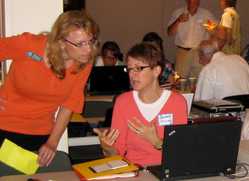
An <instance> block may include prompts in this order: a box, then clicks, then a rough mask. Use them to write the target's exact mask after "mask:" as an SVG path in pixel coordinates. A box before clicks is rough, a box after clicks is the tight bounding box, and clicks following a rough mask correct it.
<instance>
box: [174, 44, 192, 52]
mask: <svg viewBox="0 0 249 181" xmlns="http://www.w3.org/2000/svg"><path fill="white" fill-rule="evenodd" d="M176 47H177V48H180V49H183V50H186V51H189V50H191V49H192V48H185V47H181V46H178V45H177V46H176Z"/></svg>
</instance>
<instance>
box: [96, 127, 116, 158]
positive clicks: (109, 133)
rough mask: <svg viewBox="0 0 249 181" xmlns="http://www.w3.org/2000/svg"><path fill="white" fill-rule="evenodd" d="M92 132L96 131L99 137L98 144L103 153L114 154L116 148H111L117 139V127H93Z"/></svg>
mask: <svg viewBox="0 0 249 181" xmlns="http://www.w3.org/2000/svg"><path fill="white" fill-rule="evenodd" d="M93 131H94V133H96V134H97V135H98V137H99V140H100V144H101V146H102V148H103V150H104V154H105V155H114V154H116V150H115V149H114V148H113V146H112V145H113V144H114V143H115V141H116V140H117V138H118V136H119V131H118V130H117V129H111V130H110V129H107V128H105V129H98V128H94V129H93Z"/></svg>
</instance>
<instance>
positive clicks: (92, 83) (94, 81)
mask: <svg viewBox="0 0 249 181" xmlns="http://www.w3.org/2000/svg"><path fill="white" fill-rule="evenodd" d="M129 89H130V82H129V76H128V73H127V72H126V67H125V66H97V67H93V69H92V72H91V74H90V76H89V80H88V90H87V93H88V94H89V95H117V94H120V93H122V92H124V91H128V90H129Z"/></svg>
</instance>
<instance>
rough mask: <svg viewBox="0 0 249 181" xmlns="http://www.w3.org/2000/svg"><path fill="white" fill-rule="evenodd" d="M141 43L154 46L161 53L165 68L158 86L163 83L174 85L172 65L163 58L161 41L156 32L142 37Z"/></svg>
mask: <svg viewBox="0 0 249 181" xmlns="http://www.w3.org/2000/svg"><path fill="white" fill-rule="evenodd" d="M142 41H143V42H150V43H153V44H155V45H156V46H158V48H159V49H160V50H161V52H162V59H163V60H164V62H165V68H164V71H163V72H162V75H161V80H160V84H161V85H163V84H165V83H170V84H174V69H173V65H172V64H171V63H170V62H169V61H168V60H167V59H166V58H165V55H164V48H163V39H162V38H161V37H160V36H159V35H158V34H157V33H156V32H149V33H146V34H145V35H144V37H143V40H142Z"/></svg>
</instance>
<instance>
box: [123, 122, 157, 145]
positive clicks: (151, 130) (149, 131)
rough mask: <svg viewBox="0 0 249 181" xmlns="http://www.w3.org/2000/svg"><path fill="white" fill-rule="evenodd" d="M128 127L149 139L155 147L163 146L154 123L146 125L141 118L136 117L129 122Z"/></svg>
mask: <svg viewBox="0 0 249 181" xmlns="http://www.w3.org/2000/svg"><path fill="white" fill-rule="evenodd" d="M128 127H129V128H130V129H131V130H132V131H134V132H135V133H136V134H137V135H139V136H141V137H143V138H144V139H146V140H147V141H149V142H150V143H151V144H152V145H153V146H154V147H156V148H159V147H160V146H161V144H162V140H161V139H160V138H159V137H158V135H157V131H156V126H155V125H154V124H150V125H149V126H146V125H144V124H143V123H142V122H141V121H140V120H139V119H137V118H136V117H134V118H133V119H132V120H130V121H129V122H128Z"/></svg>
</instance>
